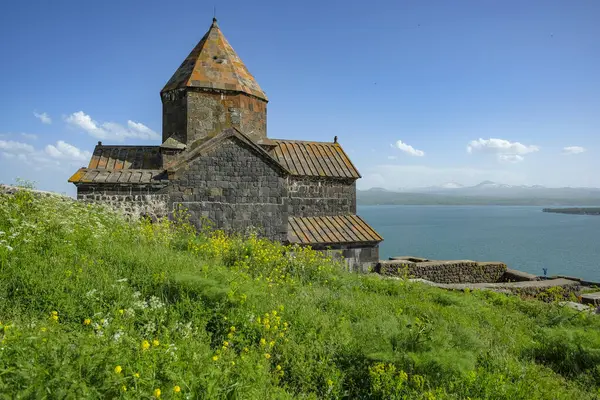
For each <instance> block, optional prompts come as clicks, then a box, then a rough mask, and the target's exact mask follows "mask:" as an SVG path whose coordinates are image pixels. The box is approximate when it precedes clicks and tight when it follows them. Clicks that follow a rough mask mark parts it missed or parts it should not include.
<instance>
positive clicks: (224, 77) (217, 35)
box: [162, 18, 267, 101]
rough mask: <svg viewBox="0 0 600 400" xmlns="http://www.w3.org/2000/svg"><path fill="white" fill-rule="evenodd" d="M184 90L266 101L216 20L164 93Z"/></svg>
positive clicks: (167, 85) (166, 86) (265, 97)
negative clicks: (217, 91)
mask: <svg viewBox="0 0 600 400" xmlns="http://www.w3.org/2000/svg"><path fill="white" fill-rule="evenodd" d="M185 87H197V88H208V89H220V90H231V91H238V92H243V93H247V94H250V95H253V96H256V97H258V98H260V99H263V100H265V101H266V100H267V96H266V95H265V93H264V92H263V91H262V89H261V88H260V86H258V83H256V80H254V77H253V76H252V74H250V72H249V71H248V68H246V66H245V65H244V63H243V62H242V60H241V59H240V57H239V56H238V55H237V54H236V52H235V50H233V48H232V47H231V45H230V44H229V42H228V41H227V39H225V36H223V33H222V32H221V30H220V29H219V26H218V25H217V20H216V19H215V18H213V23H212V25H211V26H210V29H209V30H208V32H206V35H204V37H203V38H202V40H200V42H199V43H198V44H197V45H196V47H194V49H193V50H192V52H191V53H190V54H189V55H188V56H187V58H186V59H185V61H184V62H183V63H182V64H181V65H180V66H179V68H178V69H177V71H175V74H173V76H172V77H171V79H170V80H169V82H167V84H166V85H165V87H164V88H163V90H162V92H165V91H168V90H172V89H177V88H185Z"/></svg>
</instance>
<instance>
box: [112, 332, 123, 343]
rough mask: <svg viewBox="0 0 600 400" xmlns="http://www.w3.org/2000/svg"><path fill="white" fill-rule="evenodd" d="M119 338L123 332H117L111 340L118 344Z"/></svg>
mask: <svg viewBox="0 0 600 400" xmlns="http://www.w3.org/2000/svg"><path fill="white" fill-rule="evenodd" d="M121 336H123V331H121V330H119V331H117V332H116V333H115V334H114V335H113V340H114V341H115V342H118V341H119V340H120V339H121Z"/></svg>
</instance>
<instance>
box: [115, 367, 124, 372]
mask: <svg viewBox="0 0 600 400" xmlns="http://www.w3.org/2000/svg"><path fill="white" fill-rule="evenodd" d="M121 371H123V368H121V366H120V365H117V366H116V367H115V374H120V373H121Z"/></svg>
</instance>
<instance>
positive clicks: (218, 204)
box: [170, 137, 288, 241]
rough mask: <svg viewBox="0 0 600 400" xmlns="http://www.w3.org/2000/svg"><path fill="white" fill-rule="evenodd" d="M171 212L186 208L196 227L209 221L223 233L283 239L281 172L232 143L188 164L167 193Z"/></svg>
mask: <svg viewBox="0 0 600 400" xmlns="http://www.w3.org/2000/svg"><path fill="white" fill-rule="evenodd" d="M170 201H171V207H179V206H181V207H183V208H186V209H187V210H188V211H189V212H190V213H191V214H192V223H194V224H195V225H196V226H197V227H200V226H201V225H202V224H203V221H205V220H210V223H211V226H212V227H213V228H217V229H223V230H224V231H226V232H233V231H235V232H244V231H247V230H248V229H257V230H258V233H259V234H260V235H261V236H264V237H267V238H270V239H273V240H279V241H283V240H284V239H286V237H287V224H288V221H287V220H288V212H287V207H288V205H287V185H286V180H285V178H284V177H283V176H281V172H280V171H279V170H278V169H277V168H276V167H275V166H273V165H272V164H270V163H268V162H266V161H265V160H264V159H263V158H262V157H261V155H259V154H257V153H255V151H254V150H253V149H252V148H250V147H248V146H247V145H246V144H245V143H242V142H241V141H239V140H238V139H236V138H235V137H232V138H229V139H226V140H225V141H224V142H223V143H221V144H220V145H219V146H217V147H215V148H213V149H212V150H211V151H210V152H209V153H208V154H203V155H200V156H199V157H198V158H196V159H194V160H192V161H190V163H189V164H188V166H187V167H186V169H185V170H184V171H182V173H181V175H180V176H179V177H177V179H175V180H173V181H172V185H171V187H170Z"/></svg>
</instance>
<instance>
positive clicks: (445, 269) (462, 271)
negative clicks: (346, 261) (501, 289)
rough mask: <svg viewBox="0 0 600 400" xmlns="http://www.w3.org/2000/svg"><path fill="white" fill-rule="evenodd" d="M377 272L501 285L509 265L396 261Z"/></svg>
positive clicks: (465, 261)
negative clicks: (499, 283)
mask: <svg viewBox="0 0 600 400" xmlns="http://www.w3.org/2000/svg"><path fill="white" fill-rule="evenodd" d="M375 271H376V272H378V273H380V274H382V275H391V276H406V277H408V278H420V279H426V280H428V281H432V282H438V283H480V282H499V281H500V280H501V278H502V276H503V275H504V272H505V271H506V265H505V264H504V263H499V262H477V261H470V260H456V261H430V260H424V261H423V259H418V258H415V257H406V258H400V257H396V258H395V259H393V260H389V261H380V262H378V263H377V266H376V267H375Z"/></svg>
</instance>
